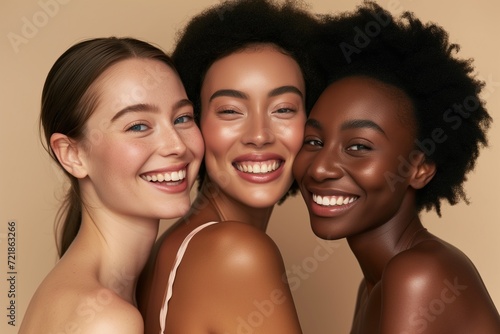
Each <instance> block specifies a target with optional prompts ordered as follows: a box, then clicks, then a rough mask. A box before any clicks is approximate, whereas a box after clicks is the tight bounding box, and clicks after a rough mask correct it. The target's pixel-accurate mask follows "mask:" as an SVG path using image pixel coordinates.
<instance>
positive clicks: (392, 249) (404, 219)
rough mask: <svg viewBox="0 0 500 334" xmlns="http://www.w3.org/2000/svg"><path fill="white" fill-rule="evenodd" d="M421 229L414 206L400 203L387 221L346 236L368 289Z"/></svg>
mask: <svg viewBox="0 0 500 334" xmlns="http://www.w3.org/2000/svg"><path fill="white" fill-rule="evenodd" d="M410 202H411V201H410ZM422 231H425V228H424V227H423V225H422V223H421V222H420V218H419V217H418V212H417V210H416V209H415V207H414V205H411V206H409V207H405V204H404V203H403V205H402V207H401V208H400V210H399V211H398V212H397V213H396V214H395V215H394V216H393V217H392V218H391V219H390V220H388V221H387V222H385V223H383V224H381V225H379V226H378V227H376V228H374V229H372V230H369V231H366V232H363V233H361V234H358V235H356V236H351V237H348V238H347V242H348V244H349V247H350V248H351V250H352V252H353V253H354V255H355V256H356V259H357V260H358V263H359V265H360V267H361V271H362V272H363V275H364V278H365V282H366V284H367V286H368V288H369V289H370V287H373V286H374V285H375V284H376V283H378V282H379V281H380V279H381V277H382V274H383V271H384V269H385V267H386V265H387V263H388V262H389V261H390V260H391V259H392V258H393V257H394V256H396V255H397V254H399V253H400V252H402V251H405V250H407V249H409V248H411V247H412V245H413V244H414V240H415V237H416V235H417V234H418V233H419V232H422Z"/></svg>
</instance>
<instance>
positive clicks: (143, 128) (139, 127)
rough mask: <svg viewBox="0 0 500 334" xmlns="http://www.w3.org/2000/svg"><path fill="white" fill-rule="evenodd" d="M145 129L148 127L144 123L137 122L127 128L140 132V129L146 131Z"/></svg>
mask: <svg viewBox="0 0 500 334" xmlns="http://www.w3.org/2000/svg"><path fill="white" fill-rule="evenodd" d="M147 129H148V126H147V125H146V124H142V123H137V124H134V125H132V126H131V127H129V128H128V129H127V131H132V132H142V131H146V130H147Z"/></svg>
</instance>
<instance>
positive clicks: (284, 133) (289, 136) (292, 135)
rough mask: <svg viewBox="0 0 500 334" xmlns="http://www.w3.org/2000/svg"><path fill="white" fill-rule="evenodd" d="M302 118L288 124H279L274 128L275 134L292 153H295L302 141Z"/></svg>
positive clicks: (303, 123)
mask: <svg viewBox="0 0 500 334" xmlns="http://www.w3.org/2000/svg"><path fill="white" fill-rule="evenodd" d="M304 125H305V118H304V119H300V120H299V119H297V121H294V122H291V123H289V124H280V125H278V126H277V127H276V129H275V131H274V132H275V135H276V137H277V138H280V139H281V141H282V142H283V143H284V144H285V145H286V146H287V147H288V148H289V150H290V152H291V153H292V154H293V155H296V154H297V153H298V152H299V150H300V148H301V147H302V144H303V141H304Z"/></svg>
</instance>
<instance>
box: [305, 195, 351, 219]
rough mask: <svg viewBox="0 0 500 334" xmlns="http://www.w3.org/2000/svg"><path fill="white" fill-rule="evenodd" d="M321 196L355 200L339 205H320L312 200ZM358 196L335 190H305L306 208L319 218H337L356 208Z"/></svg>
mask: <svg viewBox="0 0 500 334" xmlns="http://www.w3.org/2000/svg"><path fill="white" fill-rule="evenodd" d="M316 195H317V196H322V197H329V198H337V199H338V198H340V197H342V198H343V199H344V200H345V198H355V200H353V201H350V202H348V203H346V204H341V205H320V204H318V203H316V202H315V201H314V200H313V196H316ZM359 198H360V196H358V195H356V194H353V193H349V192H345V191H341V190H336V189H307V201H306V203H307V206H308V207H309V210H310V211H311V213H313V214H314V215H316V216H319V217H330V218H333V217H338V216H341V215H343V214H345V213H346V212H347V211H349V210H350V209H352V208H353V207H354V206H356V204H357V202H358V200H359Z"/></svg>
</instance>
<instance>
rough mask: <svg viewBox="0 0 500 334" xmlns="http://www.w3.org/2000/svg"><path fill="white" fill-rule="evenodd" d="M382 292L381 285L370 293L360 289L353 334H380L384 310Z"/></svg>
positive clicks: (377, 285)
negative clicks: (382, 311) (382, 310)
mask: <svg viewBox="0 0 500 334" xmlns="http://www.w3.org/2000/svg"><path fill="white" fill-rule="evenodd" d="M381 290H382V289H381V285H380V283H377V284H376V285H375V286H374V287H373V288H372V289H371V290H370V291H368V289H367V288H366V287H363V288H361V289H360V291H359V293H358V302H357V305H356V310H355V312H354V319H353V324H352V329H351V334H376V333H379V328H380V319H381V309H382V291H381Z"/></svg>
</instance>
